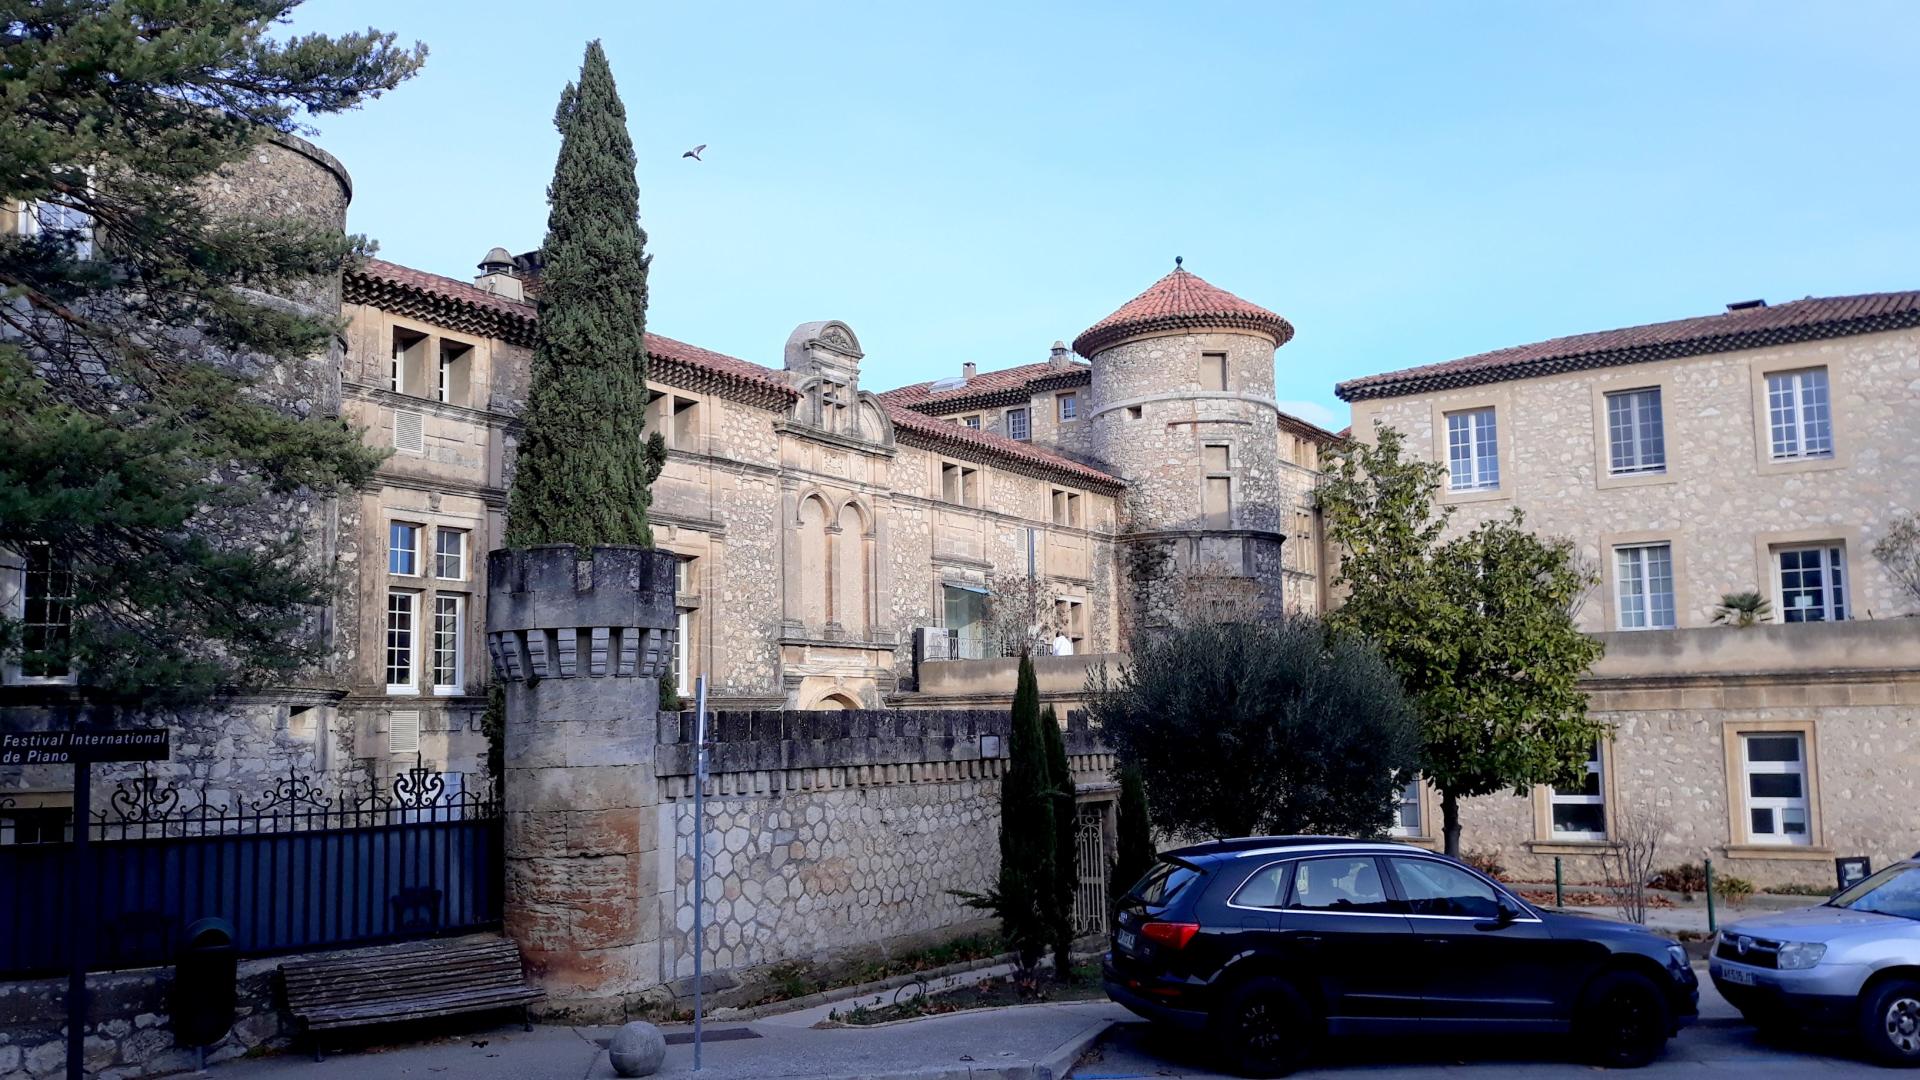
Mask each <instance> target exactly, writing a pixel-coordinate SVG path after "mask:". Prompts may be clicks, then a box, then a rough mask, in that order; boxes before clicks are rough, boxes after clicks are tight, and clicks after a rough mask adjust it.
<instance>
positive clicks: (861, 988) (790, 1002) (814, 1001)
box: [706, 953, 1013, 1021]
mask: <svg viewBox="0 0 1920 1080" xmlns="http://www.w3.org/2000/svg"><path fill="white" fill-rule="evenodd" d="M1012 962H1013V954H1012V953H1000V954H998V955H996V956H984V957H981V958H980V959H978V960H961V961H958V962H955V963H952V964H942V965H941V966H939V967H937V968H928V969H927V970H925V971H909V972H905V973H903V974H900V975H889V976H887V977H886V978H884V979H878V980H875V981H874V982H870V983H861V984H860V985H858V986H837V987H835V988H833V989H832V990H821V991H817V992H815V993H812V994H805V995H802V996H800V997H797V998H786V999H785V1000H782V1001H769V1002H767V1003H766V1004H764V1005H751V1006H745V1007H732V1006H727V1007H722V1008H718V1009H713V1010H711V1011H709V1012H708V1013H707V1016H706V1018H707V1019H708V1020H715V1021H721V1020H727V1021H731V1020H760V1019H763V1018H765V1017H769V1016H779V1015H781V1014H782V1013H790V1012H801V1011H803V1010H806V1009H813V1008H818V1007H819V1006H821V1005H837V1004H839V1003H840V1002H842V1001H848V1000H851V999H853V998H857V997H865V996H866V995H868V994H876V993H883V992H885V991H888V990H896V989H899V988H900V987H902V986H905V985H907V984H908V983H911V982H932V981H933V980H934V979H943V978H946V977H947V976H949V975H963V974H965V973H967V972H969V971H978V970H980V969H981V968H990V967H995V966H997V965H1000V964H1009V963H1012Z"/></svg>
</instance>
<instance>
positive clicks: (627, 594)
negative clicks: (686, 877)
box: [487, 545, 675, 1022]
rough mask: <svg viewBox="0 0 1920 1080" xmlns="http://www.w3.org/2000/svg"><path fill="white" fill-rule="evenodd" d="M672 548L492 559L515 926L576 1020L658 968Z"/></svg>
mask: <svg viewBox="0 0 1920 1080" xmlns="http://www.w3.org/2000/svg"><path fill="white" fill-rule="evenodd" d="M674 563H675V560H674V557H673V555H672V554H670V553H668V552H664V551H654V550H649V549H645V548H632V547H599V548H593V549H590V550H582V549H579V548H575V547H572V546H564V545H562V546H550V547H535V548H528V549H522V550H502V551H495V552H492V553H491V554H490V555H489V556H488V558H487V651H488V653H489V655H490V657H491V659H492V662H493V670H494V674H495V677H497V678H499V679H500V680H501V681H502V682H503V684H504V686H505V688H506V723H505V739H506V746H505V751H506V754H505V756H506V776H505V778H504V782H505V798H506V818H507V820H506V930H507V933H508V935H509V936H511V937H512V938H513V939H514V941H516V942H518V943H519V945H520V948H521V950H522V952H523V954H524V956H525V958H526V963H527V970H528V972H529V974H530V975H531V976H532V977H533V978H534V979H536V980H537V981H538V982H539V983H540V984H541V985H542V986H544V987H546V990H547V993H548V995H549V998H548V1002H547V1004H546V1006H545V1010H546V1012H547V1013H548V1014H549V1015H555V1016H561V1017H565V1018H567V1019H570V1020H574V1021H576V1022H607V1021H617V1020H619V1019H620V1018H621V1017H622V1015H623V1014H624V1013H625V1011H626V1007H627V1005H628V1004H629V1003H630V1002H632V1000H633V999H634V998H635V996H636V995H638V994H640V993H641V992H643V991H645V990H646V989H647V988H648V987H651V986H654V985H656V984H657V983H658V982H659V981H660V932H661V919H660V914H659V911H658V910H657V907H658V903H659V900H658V897H659V892H660V889H659V882H658V880H657V878H658V875H659V869H658V865H659V860H658V858H657V854H658V853H657V852H656V850H655V849H656V848H657V846H658V842H659V841H658V837H659V828H658V821H657V815H658V812H659V811H658V806H659V798H658V792H657V784H658V782H657V780H656V777H655V772H654V755H655V751H656V748H657V746H658V743H659V739H658V734H659V698H660V678H661V676H662V675H664V674H665V673H666V671H667V669H668V665H670V664H671V663H672V662H673V634H674V626H675V619H674Z"/></svg>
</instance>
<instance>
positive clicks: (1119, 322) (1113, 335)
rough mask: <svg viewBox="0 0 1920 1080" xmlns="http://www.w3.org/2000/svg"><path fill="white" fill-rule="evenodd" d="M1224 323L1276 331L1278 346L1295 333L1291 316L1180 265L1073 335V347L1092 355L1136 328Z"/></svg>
mask: <svg viewBox="0 0 1920 1080" xmlns="http://www.w3.org/2000/svg"><path fill="white" fill-rule="evenodd" d="M1220 327H1225V328H1230V329H1235V330H1257V331H1259V332H1261V333H1263V334H1267V335H1269V336H1271V337H1272V338H1273V344H1274V347H1275V348H1278V347H1279V346H1281V345H1285V344H1286V343H1287V341H1288V340H1289V339H1290V338H1292V337H1293V325H1292V324H1291V323H1289V322H1287V320H1285V319H1283V318H1281V317H1280V316H1278V315H1276V314H1274V313H1273V312H1271V311H1268V310H1267V309H1266V308H1263V307H1261V306H1260V305H1258V304H1252V303H1248V302H1247V301H1245V300H1242V299H1240V298H1239V297H1237V296H1235V295H1233V294H1232V293H1230V292H1228V291H1226V290H1225V289H1222V288H1218V287H1216V286H1214V285H1210V284H1208V283H1207V282H1206V281H1204V280H1202V279H1201V278H1200V276H1199V275H1198V274H1194V273H1191V272H1189V271H1187V270H1183V269H1179V268H1175V270H1174V271H1173V273H1171V274H1168V275H1167V276H1166V277H1163V278H1161V279H1160V280H1159V281H1156V282H1154V283H1153V284H1152V285H1151V286H1148V288H1147V291H1146V292H1143V293H1141V294H1140V295H1139V296H1136V297H1134V298H1133V299H1131V300H1129V301H1127V302H1126V303H1125V304H1122V305H1121V306H1120V310H1118V311H1116V312H1114V313H1113V314H1111V315H1109V316H1107V317H1106V318H1104V319H1101V320H1100V321H1099V322H1097V323H1094V324H1093V325H1092V326H1090V327H1088V328H1087V329H1086V330H1085V331H1084V332H1082V333H1081V335H1080V336H1079V337H1077V338H1074V339H1073V351H1074V352H1077V353H1079V354H1080V355H1081V356H1087V357H1091V356H1092V355H1093V354H1094V353H1097V352H1099V351H1100V350H1101V349H1104V348H1106V347H1108V346H1110V345H1112V344H1114V343H1115V342H1118V341H1121V340H1123V339H1125V338H1128V337H1132V336H1133V335H1135V334H1148V333H1154V332H1157V331H1163V330H1189V329H1191V330H1200V329H1211V328H1220Z"/></svg>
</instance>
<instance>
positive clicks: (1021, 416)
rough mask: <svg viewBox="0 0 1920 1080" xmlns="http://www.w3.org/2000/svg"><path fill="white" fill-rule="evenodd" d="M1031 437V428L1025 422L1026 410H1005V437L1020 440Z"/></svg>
mask: <svg viewBox="0 0 1920 1080" xmlns="http://www.w3.org/2000/svg"><path fill="white" fill-rule="evenodd" d="M1032 437H1033V428H1032V427H1031V425H1029V424H1028V423H1027V410H1025V409H1008V410H1007V438H1009V439H1019V440H1021V441H1022V442H1024V441H1026V440H1027V439H1030V438H1032Z"/></svg>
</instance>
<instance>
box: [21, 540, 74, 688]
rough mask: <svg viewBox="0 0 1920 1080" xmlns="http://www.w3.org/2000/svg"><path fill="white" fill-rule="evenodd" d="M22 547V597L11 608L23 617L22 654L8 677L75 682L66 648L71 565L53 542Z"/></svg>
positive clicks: (70, 611) (69, 627)
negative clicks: (58, 551)
mask: <svg viewBox="0 0 1920 1080" xmlns="http://www.w3.org/2000/svg"><path fill="white" fill-rule="evenodd" d="M23 548H24V550H23V551H22V552H21V555H20V570H19V592H18V598H17V600H16V601H15V608H14V610H13V611H11V612H9V614H12V615H14V616H16V617H17V618H18V619H19V620H20V656H19V659H18V660H17V661H15V662H14V663H12V664H9V665H8V667H7V681H8V682H12V683H19V684H36V683H38V684H66V683H72V682H73V681H74V672H73V667H72V665H71V664H70V663H69V662H68V659H67V649H68V647H69V644H70V643H71V641H72V640H73V600H74V596H73V592H74V590H73V570H72V568H71V567H70V566H69V565H68V564H67V561H66V560H65V559H64V558H62V557H61V556H59V555H58V554H56V553H55V552H54V550H53V547H52V546H51V545H49V544H44V543H30V544H25V545H23Z"/></svg>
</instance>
